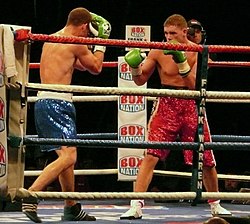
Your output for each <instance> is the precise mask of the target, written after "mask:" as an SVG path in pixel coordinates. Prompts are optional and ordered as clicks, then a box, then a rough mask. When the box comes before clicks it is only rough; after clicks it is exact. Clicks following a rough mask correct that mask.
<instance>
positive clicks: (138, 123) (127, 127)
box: [118, 57, 147, 181]
mask: <svg viewBox="0 0 250 224" xmlns="http://www.w3.org/2000/svg"><path fill="white" fill-rule="evenodd" d="M118 87H138V88H146V84H145V85H143V86H137V85H136V84H135V83H134V81H133V80H132V75H131V73H130V68H129V66H128V64H127V63H126V62H125V60H124V57H118ZM146 138H147V103H146V97H144V96H131V95H128V96H127V95H121V96H119V100H118V140H121V141H124V142H128V143H129V142H140V141H145V140H146ZM144 150H145V149H130V148H118V180H123V181H134V180H135V179H136V175H137V173H138V168H139V166H140V164H141V161H142V159H143V156H144Z"/></svg>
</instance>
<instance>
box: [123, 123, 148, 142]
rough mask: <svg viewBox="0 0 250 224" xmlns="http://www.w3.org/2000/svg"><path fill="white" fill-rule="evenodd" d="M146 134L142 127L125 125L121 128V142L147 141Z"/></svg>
mask: <svg viewBox="0 0 250 224" xmlns="http://www.w3.org/2000/svg"><path fill="white" fill-rule="evenodd" d="M145 133H146V132H145V128H144V127H143V126H141V125H123V126H121V127H120V128H119V136H120V140H121V141H137V142H138V141H140V142H141V141H145Z"/></svg>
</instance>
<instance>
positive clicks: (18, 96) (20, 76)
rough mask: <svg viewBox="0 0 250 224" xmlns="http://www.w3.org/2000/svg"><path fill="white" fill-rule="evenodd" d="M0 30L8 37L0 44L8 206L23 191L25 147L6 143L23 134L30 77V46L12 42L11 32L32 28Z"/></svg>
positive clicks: (12, 27) (5, 198)
mask: <svg viewBox="0 0 250 224" xmlns="http://www.w3.org/2000/svg"><path fill="white" fill-rule="evenodd" d="M0 28H1V29H3V30H4V31H3V32H6V35H7V34H8V36H3V43H5V44H6V45H5V44H3V45H2V46H1V50H2V52H3V62H4V64H5V70H4V72H3V77H4V79H5V85H6V93H5V94H6V95H5V96H4V95H3V96H4V97H5V100H6V104H5V105H6V109H5V111H7V112H6V137H5V141H6V142H7V154H6V157H5V163H6V175H5V176H0V183H1V179H2V178H3V177H5V178H6V180H7V182H6V184H7V185H6V191H4V193H5V194H4V195H3V191H1V192H0V193H1V198H4V200H7V202H9V201H11V202H12V201H13V199H14V198H15V196H16V193H17V191H18V189H19V188H21V187H23V183H24V162H25V147H24V145H23V144H22V142H21V144H19V145H17V146H13V145H11V144H10V142H9V141H7V137H8V136H16V137H20V138H21V139H23V137H24V135H25V133H26V116H27V105H26V88H25V86H26V83H27V80H28V74H29V54H30V43H28V42H24V41H22V42H17V41H14V35H13V31H14V30H16V29H20V28H25V29H29V30H31V27H27V26H16V25H4V24H2V25H1V27H0ZM7 41H9V42H7ZM13 43H14V44H13ZM3 49H5V50H3ZM10 49H11V52H10ZM1 96H2V93H1ZM8 140H9V139H8ZM1 142H2V138H1ZM1 188H2V186H1Z"/></svg>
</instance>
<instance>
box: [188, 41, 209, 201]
mask: <svg viewBox="0 0 250 224" xmlns="http://www.w3.org/2000/svg"><path fill="white" fill-rule="evenodd" d="M207 74H208V46H206V45H204V49H203V51H202V53H201V54H200V53H198V65H197V74H196V89H199V90H200V98H199V99H198V100H197V109H198V126H197V136H196V139H197V141H198V143H199V147H198V150H193V169H192V181H191V191H195V192H196V198H195V199H194V200H193V203H192V205H196V204H197V202H198V201H199V200H200V199H201V196H202V195H201V194H202V186H203V182H202V177H203V153H204V120H205V116H206V107H205V106H206V105H205V102H206V89H207Z"/></svg>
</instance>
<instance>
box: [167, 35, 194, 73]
mask: <svg viewBox="0 0 250 224" xmlns="http://www.w3.org/2000/svg"><path fill="white" fill-rule="evenodd" d="M169 43H172V44H178V43H179V42H178V41H176V40H171V41H169ZM163 52H164V54H166V55H172V57H173V60H174V62H175V63H176V64H177V66H178V69H179V74H180V75H181V76H182V77H186V76H188V73H189V72H190V70H191V68H190V66H189V64H188V62H187V58H186V55H185V52H183V51H177V50H163Z"/></svg>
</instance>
